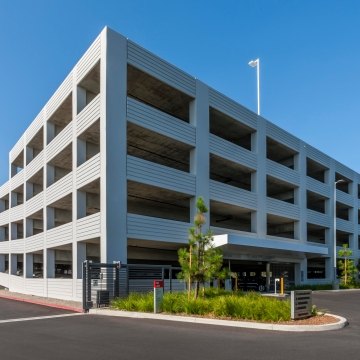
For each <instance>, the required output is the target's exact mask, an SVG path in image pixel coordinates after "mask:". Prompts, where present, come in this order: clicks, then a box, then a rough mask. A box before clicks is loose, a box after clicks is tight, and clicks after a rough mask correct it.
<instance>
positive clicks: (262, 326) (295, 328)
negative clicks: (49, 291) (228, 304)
mask: <svg viewBox="0 0 360 360" xmlns="http://www.w3.org/2000/svg"><path fill="white" fill-rule="evenodd" d="M89 314H95V315H105V316H117V317H127V318H135V319H152V320H167V321H178V322H186V323H195V324H205V325H220V326H230V327H237V328H247V329H259V330H275V331H291V332H305V331H329V330H338V329H342V328H344V327H345V326H346V325H348V321H347V319H345V318H344V317H342V316H338V315H334V314H326V315H331V316H333V317H335V318H337V319H339V321H338V322H336V323H332V324H324V325H284V324H268V323H257V322H249V321H235V320H221V319H206V318H197V317H191V316H177V315H163V314H152V313H141V312H132V311H121V310H108V309H90V311H89Z"/></svg>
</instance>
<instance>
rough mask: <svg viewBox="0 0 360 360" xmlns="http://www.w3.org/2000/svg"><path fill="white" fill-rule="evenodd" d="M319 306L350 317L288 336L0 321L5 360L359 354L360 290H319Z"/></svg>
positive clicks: (111, 322)
mask: <svg viewBox="0 0 360 360" xmlns="http://www.w3.org/2000/svg"><path fill="white" fill-rule="evenodd" d="M314 303H315V304H317V305H318V307H319V308H326V309H328V310H329V311H331V312H333V313H336V314H339V315H344V316H346V317H348V319H349V321H350V325H349V326H348V327H346V328H345V329H342V330H336V331H328V332H310V333H284V332H274V331H265V330H249V329H237V328H229V327H219V326H208V325H198V324H182V323H177V322H169V321H156V320H140V319H125V318H115V317H105V316H104V317H103V316H98V315H80V316H74V317H63V318H54V319H46V320H35V321H26V322H13V323H4V324H1V323H0V358H1V360H17V359H27V360H32V359H34V360H40V359H46V360H49V359H50V360H57V359H61V360H63V359H66V360H72V359H88V360H93V359H94V360H95V359H97V360H99V359H100V360H102V359H136V360H142V359H147V360H152V359H154V360H155V359H167V360H171V359H179V360H181V359H184V360H185V359H186V360H192V359H196V360H198V359H207V360H211V359H216V360H219V359H220V360H223V359H237V360H238V359H241V360H246V359H251V360H254V359H261V360H262V359H266V360H282V359H287V360H288V359H290V360H304V359H306V360H315V359H316V360H321V359H328V360H332V359H334V360H335V359H344V358H349V359H360V316H359V311H358V307H359V304H360V291H357V292H346V293H318V294H315V295H314ZM1 308H2V302H0V309H1ZM0 313H1V310H0Z"/></svg>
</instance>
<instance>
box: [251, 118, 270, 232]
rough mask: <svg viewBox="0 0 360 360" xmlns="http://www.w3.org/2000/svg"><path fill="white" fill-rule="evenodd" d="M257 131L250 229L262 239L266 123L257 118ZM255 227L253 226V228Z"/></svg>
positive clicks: (264, 199)
mask: <svg viewBox="0 0 360 360" xmlns="http://www.w3.org/2000/svg"><path fill="white" fill-rule="evenodd" d="M257 124H258V126H257V131H256V135H254V139H253V140H254V141H253V142H254V149H255V152H256V154H257V161H258V165H257V169H256V175H254V181H253V183H254V186H255V188H254V191H255V192H256V194H257V211H256V213H253V214H252V219H251V222H252V228H253V229H254V230H256V233H257V235H258V237H260V238H264V237H266V233H267V217H266V202H267V197H266V123H265V120H264V119H263V118H261V117H258V122H257ZM254 225H255V226H254Z"/></svg>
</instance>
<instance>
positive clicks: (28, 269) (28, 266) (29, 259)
mask: <svg viewBox="0 0 360 360" xmlns="http://www.w3.org/2000/svg"><path fill="white" fill-rule="evenodd" d="M24 260H25V264H24V265H25V271H24V273H25V276H26V277H27V278H32V277H33V274H34V254H33V253H28V254H25V259H24Z"/></svg>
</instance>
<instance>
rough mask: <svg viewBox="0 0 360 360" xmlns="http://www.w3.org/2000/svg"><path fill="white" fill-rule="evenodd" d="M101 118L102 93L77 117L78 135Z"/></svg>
mask: <svg viewBox="0 0 360 360" xmlns="http://www.w3.org/2000/svg"><path fill="white" fill-rule="evenodd" d="M99 118H100V94H98V95H97V96H96V97H95V99H94V100H93V101H91V103H90V104H89V105H88V106H86V108H85V109H84V110H83V111H81V112H80V114H79V115H78V116H77V117H76V135H77V136H79V135H80V134H81V133H83V132H84V131H85V130H86V129H87V128H89V127H90V126H91V125H92V124H93V123H94V122H95V121H96V120H98V119H99Z"/></svg>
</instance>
